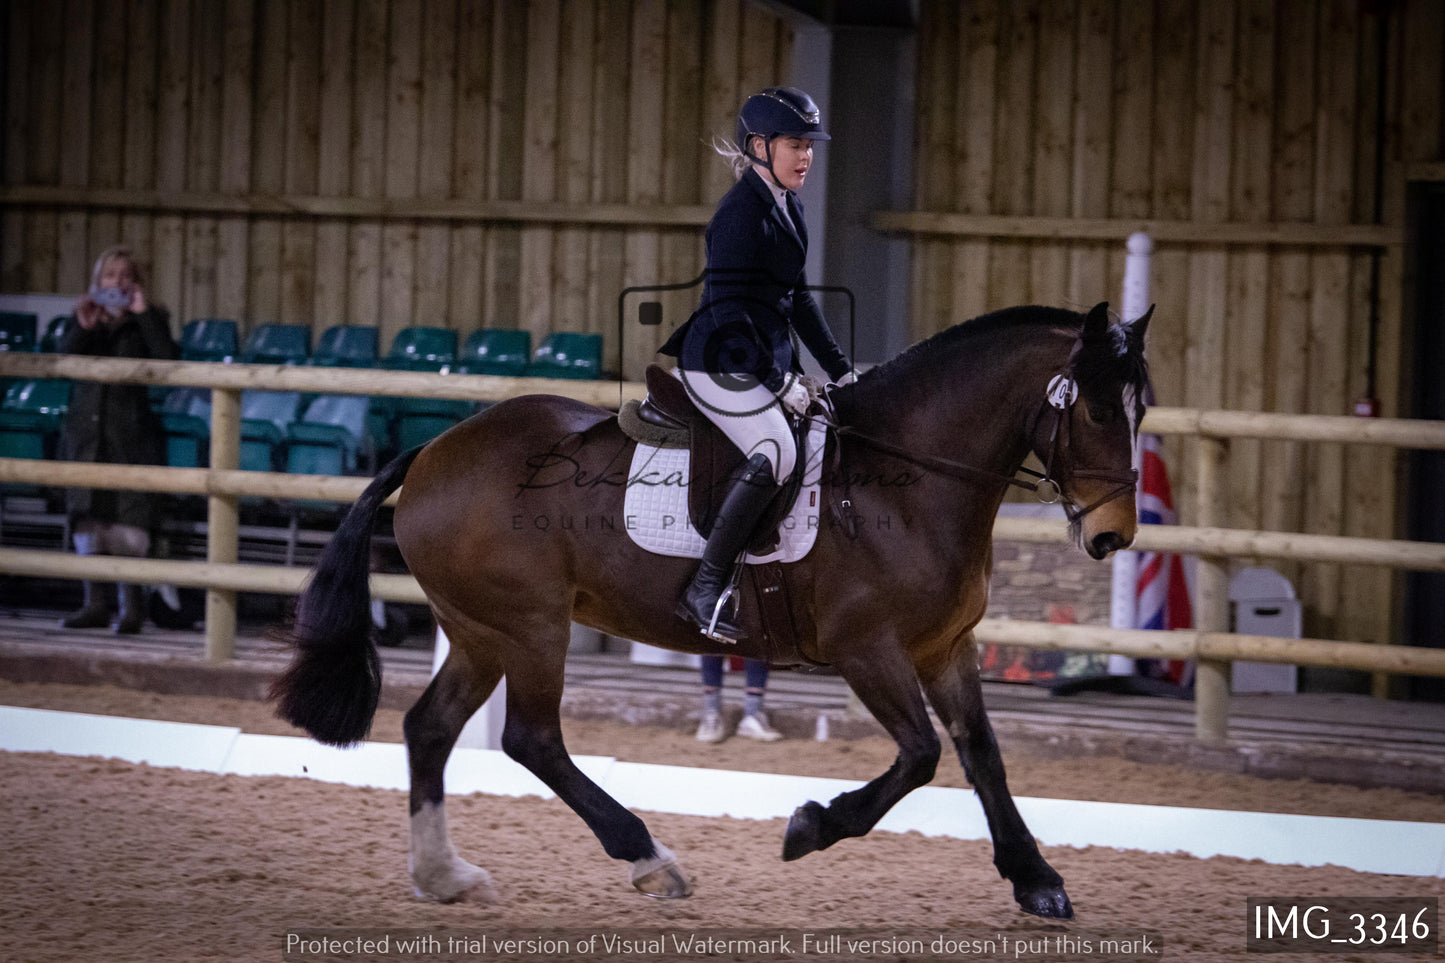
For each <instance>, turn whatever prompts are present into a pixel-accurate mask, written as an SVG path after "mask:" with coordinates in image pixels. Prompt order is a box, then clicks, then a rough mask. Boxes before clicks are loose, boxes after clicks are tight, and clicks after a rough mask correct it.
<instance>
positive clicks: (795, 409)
mask: <svg viewBox="0 0 1445 963" xmlns="http://www.w3.org/2000/svg"><path fill="white" fill-rule="evenodd" d="M812 400H813V396H812V395H811V394H810V393H809V392H808V389H807V388H805V387H803V385H802V382H800V381H790V382H789V383H788V386H787V387H786V388H784V389H783V393H782V394H781V395H779V396H778V401H780V402H782V405H783V407H784V408H786V409H788V410H789V411H791V412H792V413H793V414H795V415H801V414H803V413H805V412H806V411H807V410H808V405H809V404H811V403H812Z"/></svg>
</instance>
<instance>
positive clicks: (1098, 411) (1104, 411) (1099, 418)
mask: <svg viewBox="0 0 1445 963" xmlns="http://www.w3.org/2000/svg"><path fill="white" fill-rule="evenodd" d="M1089 420H1090V421H1092V422H1093V423H1094V424H1096V425H1107V424H1109V423H1110V422H1112V421H1113V420H1114V409H1113V408H1106V407H1101V406H1098V405H1089Z"/></svg>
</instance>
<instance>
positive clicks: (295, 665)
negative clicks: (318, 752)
mask: <svg viewBox="0 0 1445 963" xmlns="http://www.w3.org/2000/svg"><path fill="white" fill-rule="evenodd" d="M421 447H422V446H418V447H416V448H413V449H412V450H410V451H408V452H406V453H405V454H402V455H400V456H398V457H397V458H396V459H395V460H394V461H392V462H391V463H390V464H388V465H387V466H386V467H385V468H383V469H382V470H381V472H380V473H379V474H378V475H377V476H376V478H375V479H374V480H373V481H372V483H371V484H370V485H368V486H366V491H364V492H362V493H361V497H360V498H358V499H357V500H356V503H355V504H354V505H352V506H351V510H350V511H349V512H347V513H346V517H345V518H343V519H342V520H341V524H340V526H338V527H337V529H336V534H335V535H333V536H332V538H331V541H330V542H328V543H327V545H326V548H325V550H323V551H322V553H321V558H320V559H319V560H318V561H317V563H316V571H315V573H314V574H313V575H312V577H311V582H310V584H309V585H307V587H306V591H305V592H303V593H302V595H301V598H300V599H299V600H298V601H297V603H296V615H295V618H294V619H293V620H292V624H291V627H290V628H288V629H283V630H281V631H280V632H279V633H276V635H275V637H276V638H278V639H279V640H280V641H282V642H286V643H288V644H290V645H293V646H295V647H296V654H295V656H294V657H293V658H292V660H291V664H290V665H289V666H288V667H287V668H286V671H284V672H282V673H281V674H280V675H279V676H277V677H276V680H275V681H274V682H272V683H271V693H270V695H271V698H272V699H274V700H276V714H277V715H278V716H280V717H281V718H282V719H285V720H286V721H287V722H290V723H291V724H292V725H294V726H297V727H299V728H301V729H304V730H306V732H308V733H310V734H311V737H312V738H314V739H315V740H316V741H318V742H323V743H325V744H327V745H329V746H350V745H355V744H356V743H358V742H360V741H361V740H362V739H364V738H365V737H366V734H367V733H368V732H369V731H371V719H372V716H374V715H376V703H377V700H378V699H379V698H380V696H381V660H380V659H379V658H378V657H377V654H376V643H375V642H374V641H372V638H371V592H370V588H369V586H368V584H367V575H368V572H369V570H370V567H371V566H370V562H371V529H372V526H373V525H374V524H375V522H376V513H377V511H378V510H379V509H380V508H381V504H382V502H384V501H386V499H387V496H389V495H390V494H391V493H392V492H394V491H396V490H397V489H398V488H400V487H401V482H402V479H403V478H405V477H406V473H407V469H409V468H410V467H411V463H412V462H413V461H415V460H416V456H417V454H418V453H419V452H420V451H421Z"/></svg>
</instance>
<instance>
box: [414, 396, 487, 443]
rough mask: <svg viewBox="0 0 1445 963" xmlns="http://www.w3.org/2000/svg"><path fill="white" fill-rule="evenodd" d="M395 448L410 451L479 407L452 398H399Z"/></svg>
mask: <svg viewBox="0 0 1445 963" xmlns="http://www.w3.org/2000/svg"><path fill="white" fill-rule="evenodd" d="M396 401H397V403H398V404H397V413H396V447H397V450H398V451H409V450H411V449H412V448H415V447H416V446H417V445H424V444H426V443H427V442H429V441H431V440H432V439H433V438H435V437H436V436H437V435H440V434H441V433H442V432H444V431H446V430H447V429H448V428H450V427H452V426H453V425H455V424H458V423H459V422H461V421H464V420H466V419H467V418H470V417H471V416H472V415H473V414H475V413H476V411H477V406H476V405H475V404H473V403H472V402H470V401H459V400H455V399H452V398H397V399H396Z"/></svg>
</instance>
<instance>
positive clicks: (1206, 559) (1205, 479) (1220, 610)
mask: <svg viewBox="0 0 1445 963" xmlns="http://www.w3.org/2000/svg"><path fill="white" fill-rule="evenodd" d="M1228 455H1229V443H1228V442H1227V441H1226V440H1225V439H1223V438H1213V437H1210V436H1208V435H1202V436H1200V439H1199V471H1198V484H1199V495H1198V499H1199V503H1198V514H1199V519H1198V523H1199V525H1200V526H1219V525H1222V524H1224V520H1225V518H1224V516H1225V511H1226V506H1225V504H1224V495H1225V491H1226V488H1225V485H1226V477H1225V468H1226V461H1227V459H1228ZM1228 561H1229V560H1228V559H1227V558H1226V557H1224V556H1222V555H1201V556H1199V569H1198V571H1197V572H1196V573H1195V580H1194V586H1195V599H1194V627H1195V628H1196V629H1197V630H1199V631H1201V632H1228V631H1229V568H1228ZM1229 672H1230V663H1229V662H1228V661H1227V660H1224V661H1220V660H1215V659H1203V658H1201V659H1199V660H1198V663H1197V665H1196V668H1195V675H1194V735H1195V738H1197V739H1198V740H1199V741H1200V742H1209V743H1220V742H1223V741H1224V740H1225V738H1226V737H1227V736H1228V734H1229Z"/></svg>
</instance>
